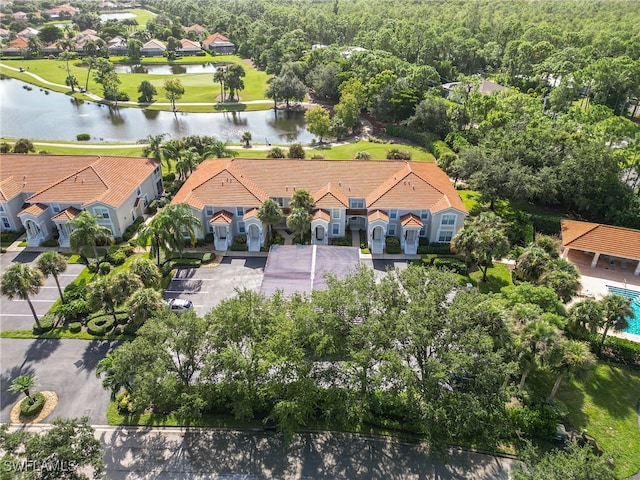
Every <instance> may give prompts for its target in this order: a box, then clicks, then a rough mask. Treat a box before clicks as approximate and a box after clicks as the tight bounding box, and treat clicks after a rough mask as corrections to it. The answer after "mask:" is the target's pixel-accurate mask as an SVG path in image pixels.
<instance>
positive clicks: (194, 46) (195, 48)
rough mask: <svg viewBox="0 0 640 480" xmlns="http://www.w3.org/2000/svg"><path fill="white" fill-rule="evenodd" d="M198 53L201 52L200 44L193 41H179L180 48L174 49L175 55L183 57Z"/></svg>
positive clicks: (185, 39) (184, 39) (186, 39)
mask: <svg viewBox="0 0 640 480" xmlns="http://www.w3.org/2000/svg"><path fill="white" fill-rule="evenodd" d="M200 52H202V48H201V47H200V44H199V43H198V42H194V41H193V40H189V39H188V38H183V39H182V40H180V46H179V47H178V48H177V49H176V54H178V55H184V56H186V55H197V54H198V53H200Z"/></svg>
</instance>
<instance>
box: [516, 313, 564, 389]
mask: <svg viewBox="0 0 640 480" xmlns="http://www.w3.org/2000/svg"><path fill="white" fill-rule="evenodd" d="M561 338H562V336H561V333H560V330H558V328H557V327H556V326H555V325H552V324H551V323H549V322H548V321H546V320H542V319H538V320H533V321H532V322H530V323H528V324H527V325H525V327H524V328H523V329H522V332H521V334H520V342H521V346H522V355H521V357H520V362H521V365H522V367H523V369H522V375H521V377H520V385H519V387H518V388H519V389H520V390H522V388H523V387H524V383H525V381H526V380H527V376H528V375H529V374H530V373H531V371H532V370H533V369H535V368H536V367H541V366H544V365H545V364H546V363H548V362H547V361H548V358H549V356H550V354H551V353H552V352H553V351H554V349H555V348H557V346H558V342H559V341H560V340H561Z"/></svg>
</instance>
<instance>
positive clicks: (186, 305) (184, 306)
mask: <svg viewBox="0 0 640 480" xmlns="http://www.w3.org/2000/svg"><path fill="white" fill-rule="evenodd" d="M164 303H166V304H167V306H168V307H169V309H170V310H171V311H172V312H176V313H180V312H186V311H187V310H191V309H192V308H193V302H192V301H191V300H184V299H182V298H170V299H169V300H165V302H164Z"/></svg>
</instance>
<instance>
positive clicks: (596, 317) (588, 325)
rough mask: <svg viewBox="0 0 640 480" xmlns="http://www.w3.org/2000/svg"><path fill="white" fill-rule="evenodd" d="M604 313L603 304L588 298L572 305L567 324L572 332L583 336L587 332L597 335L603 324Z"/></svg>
mask: <svg viewBox="0 0 640 480" xmlns="http://www.w3.org/2000/svg"><path fill="white" fill-rule="evenodd" d="M603 316H604V312H603V311H602V304H601V303H600V302H598V301H597V300H593V299H591V298H587V299H585V300H583V301H582V302H579V303H576V304H574V305H572V307H571V308H570V309H569V315H568V316H567V323H568V326H569V328H570V329H571V331H572V332H574V333H577V334H581V333H584V332H586V331H589V332H591V333H592V334H595V333H596V332H597V331H598V328H600V326H601V324H602V319H603Z"/></svg>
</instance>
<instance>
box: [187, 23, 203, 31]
mask: <svg viewBox="0 0 640 480" xmlns="http://www.w3.org/2000/svg"><path fill="white" fill-rule="evenodd" d="M204 30H206V28H204V27H203V26H202V25H198V24H197V23H195V24H193V25H190V26H188V27H185V29H184V31H185V32H191V31H194V32H202V31H204Z"/></svg>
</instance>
